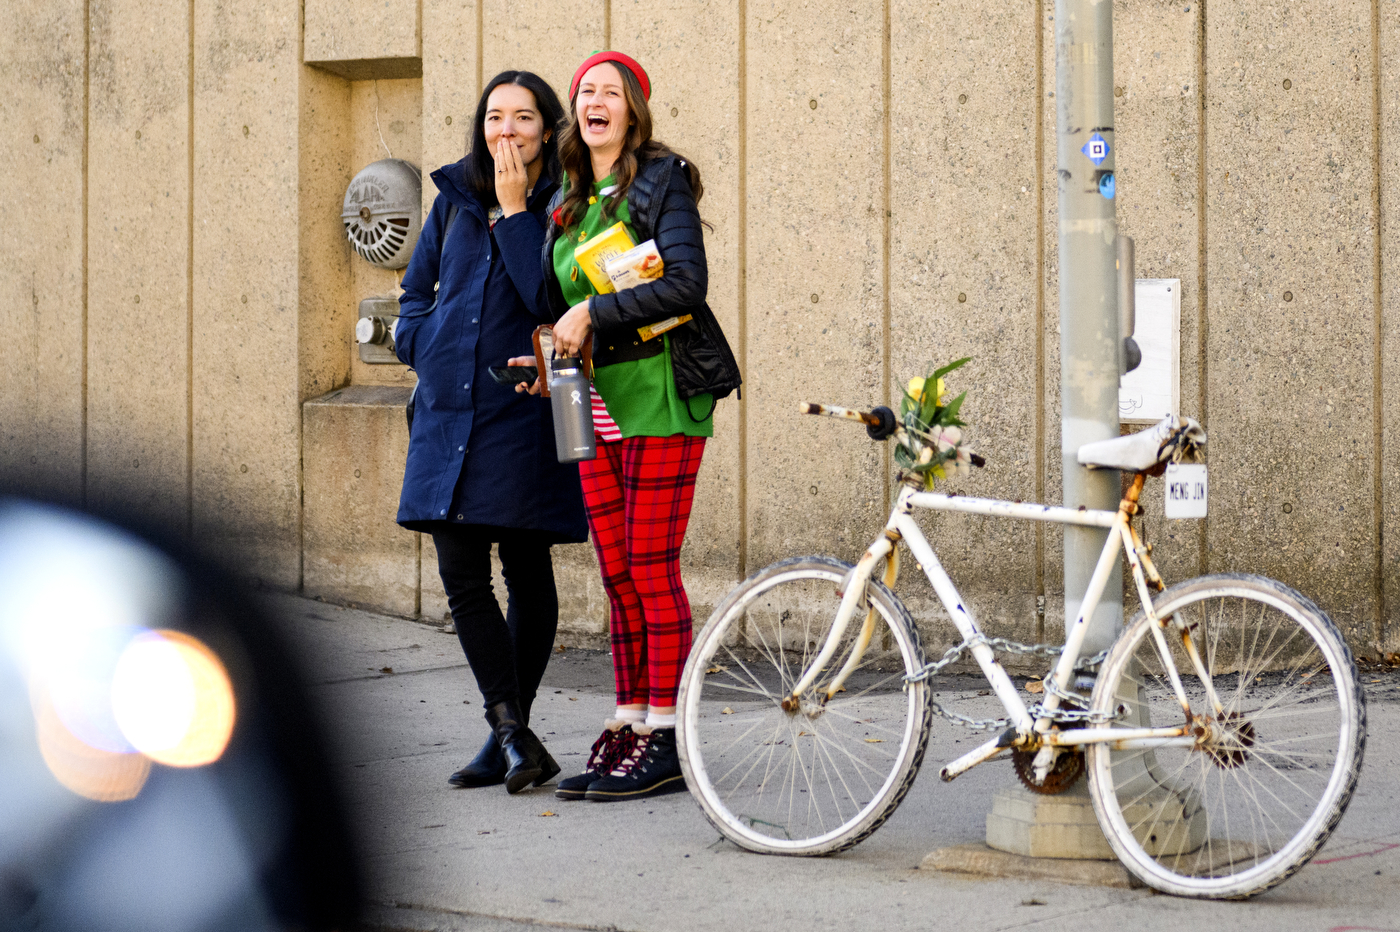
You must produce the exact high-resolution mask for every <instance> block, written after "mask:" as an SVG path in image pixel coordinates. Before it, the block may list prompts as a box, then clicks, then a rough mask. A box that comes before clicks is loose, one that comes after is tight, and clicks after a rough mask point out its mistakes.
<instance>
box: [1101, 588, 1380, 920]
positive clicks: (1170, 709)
mask: <svg viewBox="0 0 1400 932" xmlns="http://www.w3.org/2000/svg"><path fill="white" fill-rule="evenodd" d="M1153 607H1154V608H1155V610H1156V612H1157V614H1158V616H1159V617H1161V618H1174V623H1168V624H1167V626H1166V628H1165V629H1163V631H1162V633H1163V634H1164V635H1165V637H1166V642H1167V644H1168V648H1169V652H1170V654H1171V660H1172V664H1173V665H1174V666H1175V669H1176V671H1177V672H1178V673H1179V674H1180V676H1181V682H1182V685H1183V687H1184V689H1185V692H1186V695H1187V698H1188V699H1189V700H1190V705H1191V712H1192V714H1193V720H1192V721H1191V723H1190V725H1191V734H1192V735H1193V736H1194V738H1195V740H1194V743H1192V744H1190V745H1187V746H1157V747H1152V748H1141V747H1139V748H1133V749H1115V748H1113V747H1110V746H1109V745H1106V744H1092V745H1089V746H1088V749H1087V763H1088V769H1089V792H1090V795H1091V797H1092V799H1093V803H1094V809H1095V811H1096V813H1097V814H1098V818H1099V823H1100V825H1101V826H1102V827H1103V830H1104V834H1105V835H1106V836H1107V837H1108V841H1109V844H1110V845H1111V846H1112V847H1113V850H1114V852H1115V853H1116V854H1117V855H1118V857H1119V859H1120V860H1122V862H1123V864H1124V866H1125V867H1127V868H1128V870H1130V871H1132V873H1134V874H1135V875H1137V876H1138V877H1139V878H1140V879H1141V880H1143V881H1144V882H1145V883H1147V884H1148V885H1149V886H1151V887H1154V888H1156V889H1158V890H1161V891H1163V892H1165V893H1172V894H1176V895H1179V896H1191V897H1202V898H1209V899H1242V898H1245V897H1249V896H1253V895H1254V894H1256V893H1261V892H1263V891H1264V890H1267V889H1269V888H1270V887H1272V886H1274V885H1276V884H1278V883H1281V882H1283V881H1284V880H1286V879H1287V878H1288V877H1290V876H1291V875H1292V874H1294V873H1295V872H1296V871H1297V870H1298V869H1299V868H1301V867H1302V866H1303V865H1304V864H1306V863H1307V862H1308V860H1309V859H1311V858H1312V856H1313V855H1314V854H1316V853H1317V850H1318V849H1319V848H1321V847H1322V844H1323V842H1325V841H1326V840H1327V837H1328V835H1330V834H1331V832H1332V829H1333V828H1334V827H1335V826H1336V824H1337V822H1338V821H1339V820H1340V819H1341V817H1342V813H1343V811H1345V809H1346V806H1347V803H1348V802H1349V801H1350V799H1351V794H1352V790H1353V789H1354V788H1355V786H1356V778H1357V774H1358V772H1359V770H1360V767H1361V756H1362V750H1363V747H1364V745H1365V737H1366V708H1365V699H1364V697H1363V695H1362V693H1361V689H1360V686H1359V685H1358V684H1357V680H1356V673H1355V670H1356V667H1355V664H1354V662H1353V660H1352V656H1351V652H1350V650H1348V648H1347V645H1346V642H1345V641H1343V639H1342V637H1341V635H1340V634H1339V633H1338V631H1337V629H1336V626H1335V625H1333V623H1332V621H1331V620H1330V619H1329V618H1328V617H1327V616H1326V615H1325V614H1324V613H1323V612H1322V611H1321V610H1320V609H1318V608H1317V606H1315V605H1313V604H1312V603H1311V602H1310V601H1308V600H1307V599H1306V598H1304V597H1303V596H1301V595H1299V594H1298V593H1297V592H1295V591H1293V590H1292V589H1289V588H1288V587H1287V586H1284V585H1283V584H1282V583H1278V582H1275V581H1274V580H1271V579H1265V578H1264V577H1261V576H1247V575H1240V574H1220V575H1214V576H1203V577H1200V578H1198V579H1193V580H1189V581H1187V582H1184V583H1181V584H1180V585H1177V586H1173V587H1172V588H1170V589H1168V590H1166V591H1165V592H1163V593H1162V594H1161V595H1160V596H1158V597H1157V599H1156V601H1155V602H1154V606H1153ZM1179 626H1181V627H1179ZM1153 627H1154V625H1153V624H1152V623H1151V622H1150V621H1149V620H1148V619H1147V617H1146V615H1145V614H1141V613H1140V614H1139V615H1138V616H1137V617H1136V618H1135V619H1134V620H1133V621H1132V622H1131V623H1130V624H1129V625H1128V627H1127V628H1126V629H1125V630H1124V631H1123V634H1122V635H1121V636H1120V637H1119V639H1118V641H1117V642H1116V643H1115V644H1114V645H1113V648H1112V651H1111V652H1110V654H1109V655H1108V657H1107V658H1106V659H1105V661H1104V663H1103V666H1102V668H1101V670H1100V672H1099V676H1098V681H1097V683H1096V684H1095V687H1094V694H1093V699H1092V708H1093V710H1094V711H1095V712H1099V713H1104V714H1113V713H1117V714H1118V721H1117V722H1116V723H1115V724H1116V725H1118V726H1120V727H1121V726H1126V727H1135V726H1147V725H1151V726H1153V727H1162V726H1167V727H1173V726H1177V725H1181V724H1183V723H1186V714H1185V712H1184V711H1183V709H1182V706H1181V703H1180V702H1179V701H1178V699H1177V696H1176V693H1175V691H1174V690H1173V688H1172V685H1171V682H1170V681H1169V678H1168V670H1167V664H1166V663H1164V661H1163V658H1162V655H1161V652H1160V651H1159V649H1158V646H1157V643H1156V639H1155V638H1154V637H1153V634H1152V629H1153ZM1183 630H1184V631H1185V632H1187V633H1189V635H1190V639H1191V641H1192V642H1193V643H1194V644H1195V645H1196V647H1197V649H1198V651H1199V653H1200V656H1201V662H1202V665H1203V666H1204V668H1205V669H1206V671H1207V672H1208V673H1209V675H1210V681H1211V683H1212V684H1213V686H1214V689H1215V693H1216V695H1217V696H1218V697H1219V700H1220V703H1221V705H1222V707H1223V711H1220V712H1217V710H1216V709H1215V708H1214V706H1212V704H1211V703H1210V701H1209V699H1208V696H1207V692H1206V688H1205V686H1206V684H1205V683H1204V682H1203V681H1202V680H1201V678H1200V677H1198V676H1197V675H1196V674H1195V670H1194V667H1193V666H1192V664H1191V661H1190V659H1189V657H1188V654H1187V651H1186V649H1185V647H1184V643H1183V637H1182V633H1183Z"/></svg>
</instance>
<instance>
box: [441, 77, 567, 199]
mask: <svg viewBox="0 0 1400 932" xmlns="http://www.w3.org/2000/svg"><path fill="white" fill-rule="evenodd" d="M502 84H514V85H517V86H518V87H523V88H525V90H527V91H529V92H530V93H531V94H533V95H534V97H535V108H536V109H537V110H539V112H540V123H541V125H542V126H543V130H544V132H547V133H549V139H548V140H547V141H545V142H543V143H542V144H541V148H540V158H542V159H543V160H544V165H543V166H542V168H541V170H540V177H541V178H547V179H548V180H550V181H558V180H559V176H560V174H561V170H560V167H559V130H560V127H561V125H562V124H563V122H564V107H563V105H562V104H560V103H559V95H557V94H555V93H554V88H552V87H550V86H549V85H548V84H547V83H545V80H544V79H543V78H541V77H540V76H539V75H537V74H535V73H534V72H531V71H502V72H501V73H500V74H498V75H496V76H495V77H494V78H492V79H491V80H490V82H489V83H488V84H487V85H486V89H485V90H484V91H482V92H481V100H480V101H478V102H477V105H476V117H475V118H474V119H473V120H472V128H471V135H470V137H469V139H470V144H469V145H468V146H467V157H466V159H465V162H466V170H467V184H468V186H470V187H471V189H472V190H473V191H475V192H476V194H477V196H478V197H480V198H481V200H482V202H483V203H484V204H485V205H486V206H487V207H494V206H495V205H496V159H495V156H494V154H493V153H492V152H491V151H490V150H489V149H488V148H487V146H486V103H487V101H488V100H490V98H491V92H492V91H494V90H495V89H496V88H498V87H500V86H501V85H502Z"/></svg>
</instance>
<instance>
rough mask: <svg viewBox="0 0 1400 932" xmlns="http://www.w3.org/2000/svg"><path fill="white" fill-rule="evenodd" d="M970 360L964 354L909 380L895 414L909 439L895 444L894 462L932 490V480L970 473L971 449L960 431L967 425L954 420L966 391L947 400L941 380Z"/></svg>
mask: <svg viewBox="0 0 1400 932" xmlns="http://www.w3.org/2000/svg"><path fill="white" fill-rule="evenodd" d="M971 359H972V357H971V356H965V357H963V358H962V359H959V360H956V361H955V362H950V363H948V365H946V366H941V367H940V368H938V369H935V370H933V372H931V373H930V374H929V375H927V376H924V377H923V378H917V377H916V378H912V379H910V380H909V384H908V385H907V386H905V389H904V399H903V400H902V401H901V402H900V405H899V414H900V420H901V422H902V423H903V427H904V431H905V433H906V434H908V435H909V438H910V441H911V442H910V443H909V445H908V446H907V447H906V446H903V445H900V446H896V447H895V461H896V462H897V463H899V465H900V467H901V468H902V469H904V471H905V472H907V473H913V474H915V475H920V476H922V477H923V479H924V485H925V487H926V488H929V489H932V488H933V483H934V480H936V479H948V478H950V477H952V476H954V475H959V476H965V475H967V474H969V473H970V472H972V451H971V450H969V449H967V448H966V447H964V446H963V435H962V430H961V428H963V427H966V426H967V425H966V424H964V423H963V422H962V421H960V420H958V411H959V409H961V408H962V403H963V399H964V398H966V397H967V392H963V393H962V394H961V395H959V396H958V397H956V398H954V399H953V400H952V401H949V400H948V386H947V384H946V383H945V382H944V381H943V377H944V376H945V375H947V374H948V373H950V372H952V371H953V370H955V369H959V368H961V367H962V366H963V365H965V364H966V363H967V362H968V361H970V360H971Z"/></svg>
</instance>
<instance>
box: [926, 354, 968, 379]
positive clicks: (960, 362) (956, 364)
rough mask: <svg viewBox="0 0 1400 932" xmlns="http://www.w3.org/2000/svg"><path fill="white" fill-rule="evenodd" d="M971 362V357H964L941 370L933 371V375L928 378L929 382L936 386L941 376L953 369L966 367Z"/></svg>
mask: <svg viewBox="0 0 1400 932" xmlns="http://www.w3.org/2000/svg"><path fill="white" fill-rule="evenodd" d="M971 361H972V357H971V356H964V357H963V358H962V359H959V360H957V361H955V362H950V363H948V365H946V366H944V367H943V368H941V369H937V370H935V371H934V373H933V375H931V376H929V381H930V382H932V383H933V384H935V385H937V384H938V380H939V379H941V378H943V376H945V375H947V374H948V373H949V372H952V371H953V370H954V369H961V368H962V367H963V366H965V365H967V364H968V363H969V362H971Z"/></svg>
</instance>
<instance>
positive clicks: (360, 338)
mask: <svg viewBox="0 0 1400 932" xmlns="http://www.w3.org/2000/svg"><path fill="white" fill-rule="evenodd" d="M398 322H399V302H398V299H397V298H390V297H376V298H365V299H364V300H363V301H361V302H360V316H359V318H358V319H357V320H356V321H355V342H356V343H358V344H359V349H360V361H361V362H367V363H370V364H372V365H376V364H378V365H382V364H394V365H402V363H400V362H399V359H398V357H397V356H395V355H394V330H395V328H396V327H397V325H398Z"/></svg>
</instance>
